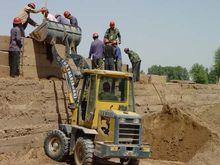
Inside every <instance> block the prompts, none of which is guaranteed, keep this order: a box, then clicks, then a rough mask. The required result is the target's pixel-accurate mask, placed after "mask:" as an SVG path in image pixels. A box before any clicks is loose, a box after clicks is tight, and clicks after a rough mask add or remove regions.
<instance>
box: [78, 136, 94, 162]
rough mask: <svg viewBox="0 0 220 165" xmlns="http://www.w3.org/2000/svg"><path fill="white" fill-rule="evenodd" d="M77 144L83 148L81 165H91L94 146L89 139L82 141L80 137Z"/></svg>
mask: <svg viewBox="0 0 220 165" xmlns="http://www.w3.org/2000/svg"><path fill="white" fill-rule="evenodd" d="M77 143H82V144H83V148H84V162H83V165H93V154H94V148H95V146H94V144H93V141H92V140H90V139H84V138H82V137H80V138H78V139H77V142H76V145H77Z"/></svg>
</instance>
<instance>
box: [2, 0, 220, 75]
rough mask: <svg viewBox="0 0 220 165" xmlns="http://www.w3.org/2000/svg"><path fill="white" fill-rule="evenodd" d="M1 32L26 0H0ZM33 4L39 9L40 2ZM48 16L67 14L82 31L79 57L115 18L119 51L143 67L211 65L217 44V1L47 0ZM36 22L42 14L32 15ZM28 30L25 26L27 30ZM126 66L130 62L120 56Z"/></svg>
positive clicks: (219, 20)
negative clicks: (133, 56)
mask: <svg viewBox="0 0 220 165" xmlns="http://www.w3.org/2000/svg"><path fill="white" fill-rule="evenodd" d="M0 1H1V4H2V5H1V10H0V15H1V19H0V24H1V28H0V34H4V35H8V34H9V31H10V28H11V26H12V25H11V22H12V19H13V17H14V16H15V15H16V13H17V12H18V11H19V10H21V9H22V7H23V6H24V5H25V4H27V3H28V2H30V1H28V0H16V1H15V0H0ZM31 2H36V4H37V6H38V7H42V6H44V4H45V0H38V1H31ZM48 8H49V10H50V12H51V13H52V14H56V13H63V11H64V10H69V11H71V12H72V14H73V15H74V16H76V17H77V18H78V22H79V25H80V26H81V28H82V29H83V39H82V42H81V44H80V46H79V53H80V54H82V55H84V56H85V57H87V56H88V51H89V47H90V44H91V42H92V38H91V35H92V33H93V32H99V33H100V37H101V38H103V35H104V32H105V30H106V29H107V28H108V24H109V21H110V20H115V21H116V24H117V27H118V28H119V29H120V31H121V34H122V44H121V46H120V47H121V48H122V49H123V48H124V47H129V48H130V49H133V50H134V51H136V52H137V53H138V54H139V55H140V56H141V58H142V61H143V62H142V69H143V70H144V71H146V70H147V68H148V67H150V66H151V65H153V64H158V65H159V64H160V65H163V66H166V65H172V66H176V65H181V66H184V67H187V68H188V69H189V68H190V67H191V66H192V65H193V64H194V63H197V62H198V63H200V64H203V65H205V66H206V67H210V66H211V65H212V63H213V56H214V52H215V50H216V49H217V48H218V47H219V46H220V10H219V9H220V1H219V0H137V1H134V0H111V1H106V0H80V1H79V0H48ZM33 18H34V19H35V20H36V21H37V22H38V23H40V22H41V20H42V15H41V14H39V15H33ZM31 30H33V28H32V27H29V28H28V32H30V31H31ZM123 60H124V62H125V63H129V60H128V58H127V56H126V55H125V54H123Z"/></svg>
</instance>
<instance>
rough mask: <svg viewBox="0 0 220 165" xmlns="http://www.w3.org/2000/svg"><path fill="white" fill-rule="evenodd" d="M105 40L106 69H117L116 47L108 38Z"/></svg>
mask: <svg viewBox="0 0 220 165" xmlns="http://www.w3.org/2000/svg"><path fill="white" fill-rule="evenodd" d="M104 42H105V46H104V52H103V54H104V58H105V70H115V61H114V60H115V49H114V47H113V46H112V43H111V42H110V41H109V40H108V39H105V41H104Z"/></svg>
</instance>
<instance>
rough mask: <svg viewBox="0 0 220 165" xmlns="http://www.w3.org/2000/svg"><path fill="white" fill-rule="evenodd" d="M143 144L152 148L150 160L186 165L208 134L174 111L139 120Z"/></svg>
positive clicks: (186, 117)
mask: <svg viewBox="0 0 220 165" xmlns="http://www.w3.org/2000/svg"><path fill="white" fill-rule="evenodd" d="M143 125H144V128H143V141H145V142H146V141H147V142H148V143H150V144H151V145H152V158H153V159H162V160H172V161H182V162H188V161H189V160H190V159H192V157H193V156H194V155H195V154H196V153H197V151H198V150H199V149H200V148H201V147H202V146H203V145H204V144H205V143H206V142H207V141H208V140H210V139H212V133H211V131H210V130H209V129H207V128H206V127H204V126H202V125H200V124H198V123H197V122H195V121H193V119H192V118H190V117H189V116H188V115H187V114H185V113H184V112H183V111H182V110H179V109H177V108H171V107H170V106H167V105H166V106H164V107H163V110H162V112H160V113H158V114H153V115H151V116H148V117H147V116H146V117H144V118H143Z"/></svg>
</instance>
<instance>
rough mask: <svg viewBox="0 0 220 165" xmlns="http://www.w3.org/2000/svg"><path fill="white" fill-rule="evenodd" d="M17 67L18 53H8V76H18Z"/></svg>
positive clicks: (18, 62) (18, 61)
mask: <svg viewBox="0 0 220 165" xmlns="http://www.w3.org/2000/svg"><path fill="white" fill-rule="evenodd" d="M19 65H20V52H19V51H14V52H12V51H11V52H9V66H10V76H11V77H15V76H19V73H20V72H19Z"/></svg>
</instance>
